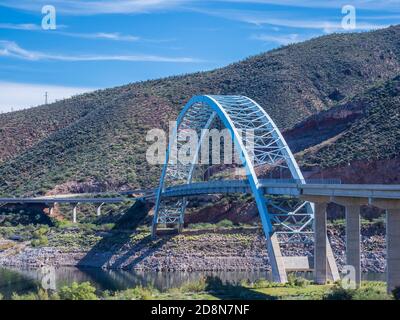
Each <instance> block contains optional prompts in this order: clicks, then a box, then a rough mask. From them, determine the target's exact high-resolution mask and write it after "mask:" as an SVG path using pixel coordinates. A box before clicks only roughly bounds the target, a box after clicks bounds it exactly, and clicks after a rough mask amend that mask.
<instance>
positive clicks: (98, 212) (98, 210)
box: [97, 202, 104, 217]
mask: <svg viewBox="0 0 400 320" xmlns="http://www.w3.org/2000/svg"><path fill="white" fill-rule="evenodd" d="M103 205H104V202H103V203H102V204H101V205H99V206H98V207H97V216H98V217H100V216H101V207H102V206H103Z"/></svg>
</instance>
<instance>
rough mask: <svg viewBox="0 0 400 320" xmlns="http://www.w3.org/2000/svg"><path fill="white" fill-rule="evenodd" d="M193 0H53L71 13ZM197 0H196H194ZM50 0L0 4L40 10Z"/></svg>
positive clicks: (156, 6) (156, 7) (143, 7)
mask: <svg viewBox="0 0 400 320" xmlns="http://www.w3.org/2000/svg"><path fill="white" fill-rule="evenodd" d="M192 1H193V0H85V1H79V0H74V1H71V0H53V1H51V4H52V5H54V6H55V7H56V9H57V11H58V12H61V13H64V14H70V15H95V14H129V13H146V12H151V11H155V10H162V9H169V8H174V7H177V6H179V5H181V4H184V3H187V2H192ZM194 1H195V0H194ZM48 2H49V1H48V0H36V1H32V0H18V1H15V0H0V6H5V7H11V8H16V9H21V10H28V11H37V12H40V9H41V8H42V6H44V5H47V4H49V3H48Z"/></svg>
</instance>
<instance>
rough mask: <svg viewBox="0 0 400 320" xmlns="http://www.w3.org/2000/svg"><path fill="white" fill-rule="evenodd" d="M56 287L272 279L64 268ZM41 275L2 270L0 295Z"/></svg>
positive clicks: (163, 286)
mask: <svg viewBox="0 0 400 320" xmlns="http://www.w3.org/2000/svg"><path fill="white" fill-rule="evenodd" d="M55 273H56V277H55V279H56V288H57V289H59V288H61V287H62V286H64V285H70V284H71V283H72V282H74V281H75V282H78V283H80V282H85V281H89V282H90V283H92V285H94V286H95V287H96V288H97V292H98V293H101V292H102V291H105V290H109V291H117V290H124V289H128V288H132V287H135V286H138V285H141V286H152V287H154V288H156V289H158V290H161V291H164V290H167V289H169V288H174V287H179V286H181V285H182V284H184V283H186V282H190V281H196V280H198V279H200V278H201V277H205V276H214V277H217V278H219V279H221V281H222V282H223V283H239V282H241V281H243V280H248V281H251V282H253V281H256V280H258V279H268V280H271V274H270V273H268V272H264V271H249V272H243V271H237V272H235V271H221V272H211V271H210V272H143V271H123V270H102V269H98V268H73V267H63V268H58V269H55ZM298 275H299V276H302V277H305V278H308V279H311V278H312V273H301V274H298ZM384 277H385V275H384V274H371V273H367V274H364V276H363V278H364V279H365V280H372V281H384ZM41 279H42V272H41V270H40V269H4V268H0V293H1V294H2V295H3V296H4V298H6V299H7V298H10V297H11V295H12V293H13V292H16V293H18V294H22V293H27V292H29V291H36V290H37V288H38V287H40V284H41Z"/></svg>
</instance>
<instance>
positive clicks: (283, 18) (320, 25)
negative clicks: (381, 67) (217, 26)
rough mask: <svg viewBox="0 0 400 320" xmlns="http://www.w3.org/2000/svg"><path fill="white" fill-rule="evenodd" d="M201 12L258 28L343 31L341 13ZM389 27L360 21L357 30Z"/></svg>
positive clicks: (224, 10) (228, 10) (200, 10)
mask: <svg viewBox="0 0 400 320" xmlns="http://www.w3.org/2000/svg"><path fill="white" fill-rule="evenodd" d="M198 11H199V12H202V13H204V14H208V15H213V16H218V17H221V18H224V19H230V20H235V21H241V22H245V23H248V24H253V25H256V26H263V25H270V26H275V27H288V28H301V29H314V30H317V29H318V30H323V31H324V32H326V33H330V32H335V31H343V28H342V25H341V18H342V16H340V11H339V14H338V16H337V18H336V19H331V20H329V19H326V20H321V19H312V18H303V17H301V16H298V15H293V14H288V13H285V14H283V13H281V12H272V13H271V12H266V11H255V10H231V9H220V10H215V11H207V10H203V9H199V10H198ZM385 27H388V25H387V24H378V23H368V22H364V21H358V22H357V24H356V29H357V30H359V31H362V30H365V31H366V30H373V29H381V28H385Z"/></svg>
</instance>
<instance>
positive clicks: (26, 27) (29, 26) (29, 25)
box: [0, 23, 42, 31]
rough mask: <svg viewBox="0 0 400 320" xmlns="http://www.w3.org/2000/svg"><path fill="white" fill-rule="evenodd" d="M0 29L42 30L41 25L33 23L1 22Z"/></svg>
mask: <svg viewBox="0 0 400 320" xmlns="http://www.w3.org/2000/svg"><path fill="white" fill-rule="evenodd" d="M0 29H11V30H29V31H33V30H34V31H36V30H42V28H41V26H39V25H37V24H33V23H19V24H18V23H0Z"/></svg>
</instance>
